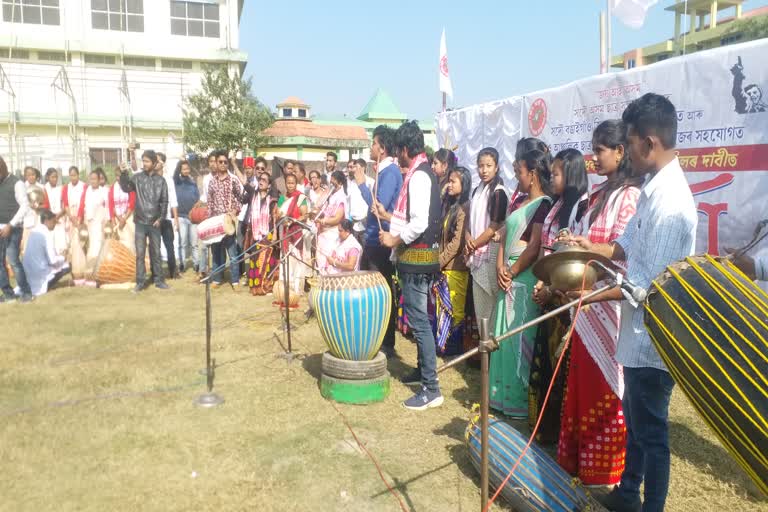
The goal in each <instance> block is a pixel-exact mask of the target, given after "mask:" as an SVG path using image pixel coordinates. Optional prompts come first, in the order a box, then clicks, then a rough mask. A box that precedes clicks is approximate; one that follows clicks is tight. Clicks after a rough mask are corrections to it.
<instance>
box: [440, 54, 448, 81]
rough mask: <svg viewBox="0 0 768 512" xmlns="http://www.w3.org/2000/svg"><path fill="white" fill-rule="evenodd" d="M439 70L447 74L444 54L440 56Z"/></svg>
mask: <svg viewBox="0 0 768 512" xmlns="http://www.w3.org/2000/svg"><path fill="white" fill-rule="evenodd" d="M440 72H441V73H442V74H443V76H448V57H447V56H446V55H443V56H442V57H440Z"/></svg>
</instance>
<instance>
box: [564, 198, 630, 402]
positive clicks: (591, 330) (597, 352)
mask: <svg viewBox="0 0 768 512" xmlns="http://www.w3.org/2000/svg"><path fill="white" fill-rule="evenodd" d="M604 188H605V186H604V185H603V186H602V187H601V188H599V189H598V190H597V191H595V192H593V194H592V197H591V198H590V205H589V206H590V207H589V209H588V211H587V212H586V213H585V214H584V216H583V217H582V218H581V221H580V222H579V223H578V224H577V226H576V227H575V228H574V234H576V235H582V236H587V237H588V238H589V240H590V242H592V243H601V244H604V243H609V242H612V241H613V240H615V239H616V238H618V237H619V235H621V234H622V233H623V232H624V230H625V229H626V227H627V224H628V223H629V220H630V219H631V218H632V217H633V216H634V215H635V211H636V208H637V200H638V199H639V198H640V189H638V188H637V187H626V188H622V189H618V190H614V191H613V192H612V193H611V196H610V197H609V198H608V201H607V202H605V203H604V205H603V208H602V210H601V211H600V213H599V214H598V215H597V217H596V218H595V221H594V222H593V223H592V224H591V225H590V224H589V220H590V217H591V215H592V211H593V209H594V206H595V204H596V202H597V199H598V197H600V195H601V191H602V189H604ZM614 263H617V264H618V262H615V261H614ZM619 266H620V265H619ZM603 284H604V283H602V282H600V283H595V289H596V288H598V287H600V286H603ZM620 322H621V306H620V304H619V302H618V301H608V302H595V303H593V304H590V306H589V309H586V308H585V309H582V310H581V313H580V314H579V316H578V318H577V319H576V332H577V333H578V334H579V337H580V338H581V340H582V341H583V342H584V347H585V348H586V349H587V352H589V355H590V356H591V357H592V359H593V360H594V361H595V364H597V366H598V367H599V368H600V371H601V373H602V374H603V376H604V377H605V381H606V382H607V383H608V385H609V386H611V389H612V390H613V392H614V393H616V396H618V397H619V398H621V397H622V396H623V395H624V377H623V373H624V372H623V370H622V367H621V365H619V363H618V362H617V361H616V344H617V342H618V339H619V325H620Z"/></svg>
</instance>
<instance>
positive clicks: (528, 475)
mask: <svg viewBox="0 0 768 512" xmlns="http://www.w3.org/2000/svg"><path fill="white" fill-rule="evenodd" d="M466 439H467V444H468V445H469V455H470V459H471V460H472V464H473V465H474V466H475V468H476V469H477V470H478V471H480V450H481V446H480V418H479V416H478V417H476V418H475V419H473V420H472V421H471V422H470V423H469V425H468V426H467V431H466ZM488 441H489V448H488V480H489V482H490V484H491V486H492V487H494V488H497V489H498V487H499V486H500V485H501V483H502V482H503V481H504V479H505V478H506V477H507V475H508V474H509V471H510V470H511V469H512V467H513V466H514V465H515V463H516V462H517V459H518V458H519V457H520V454H521V453H522V451H523V449H524V448H525V445H526V444H527V443H528V439H526V438H525V437H524V436H523V435H522V434H520V432H518V431H517V430H515V429H514V428H512V427H511V426H510V425H509V424H507V423H504V422H503V421H501V420H499V419H496V418H493V417H492V418H491V420H490V422H489V427H488ZM501 496H503V497H504V499H505V500H506V501H507V502H508V503H509V504H510V505H512V508H513V510H517V511H519V512H572V511H577V510H579V511H587V510H589V511H592V512H600V511H603V512H604V511H605V509H604V508H603V507H602V506H600V504H599V503H598V502H597V501H595V500H594V498H592V497H591V496H590V495H589V494H587V491H586V490H585V489H584V488H583V487H582V485H581V483H579V481H578V480H577V479H574V478H572V477H571V476H570V475H568V473H566V472H565V471H564V470H563V469H562V468H561V467H560V466H558V465H557V462H555V461H554V460H553V459H552V458H551V457H550V456H549V455H547V454H546V453H545V452H544V450H542V449H541V448H539V447H538V446H536V445H535V444H532V445H531V447H530V448H528V451H527V452H526V454H525V456H524V457H523V459H522V460H521V461H520V464H519V465H518V466H517V469H515V472H514V473H513V474H512V477H511V478H510V479H509V481H508V482H507V484H506V485H505V486H504V489H503V490H502V491H501Z"/></svg>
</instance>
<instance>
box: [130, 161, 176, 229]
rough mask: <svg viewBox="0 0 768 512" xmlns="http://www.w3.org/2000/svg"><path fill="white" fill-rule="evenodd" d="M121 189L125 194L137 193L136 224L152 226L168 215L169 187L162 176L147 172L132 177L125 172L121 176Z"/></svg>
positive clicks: (134, 212) (134, 213) (134, 218)
mask: <svg viewBox="0 0 768 512" xmlns="http://www.w3.org/2000/svg"><path fill="white" fill-rule="evenodd" d="M120 188H121V189H123V192H125V193H131V192H136V209H135V210H134V211H133V221H134V222H135V223H137V224H147V225H151V224H154V223H155V221H157V220H158V219H164V218H165V216H166V214H167V213H168V185H167V184H166V182H165V179H164V178H163V177H162V176H159V175H157V174H155V173H154V172H146V171H141V172H138V173H136V174H134V175H131V174H130V172H129V171H124V172H122V173H121V174H120Z"/></svg>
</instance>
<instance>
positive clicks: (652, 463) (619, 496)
mask: <svg viewBox="0 0 768 512" xmlns="http://www.w3.org/2000/svg"><path fill="white" fill-rule="evenodd" d="M622 120H623V121H624V123H625V124H626V125H627V133H628V136H627V142H628V146H629V147H628V150H629V156H630V161H631V162H632V166H633V171H634V173H635V174H636V175H646V180H645V185H643V188H642V190H641V192H640V199H639V200H638V203H637V212H636V213H635V216H634V217H633V218H632V219H631V220H630V221H629V224H628V225H627V229H626V230H625V231H624V234H623V235H621V236H620V237H619V238H617V239H616V240H615V241H614V242H612V243H611V244H592V243H590V242H589V241H588V240H586V239H585V238H583V237H576V238H574V239H573V240H574V241H575V242H577V243H578V244H579V245H581V246H582V247H583V248H585V249H587V250H590V251H594V252H597V253H599V254H602V255H603V256H606V257H608V258H610V259H613V260H625V261H626V262H627V274H626V277H627V279H628V280H629V281H631V282H632V283H634V284H636V285H638V286H642V287H643V288H649V287H650V286H651V282H652V281H653V279H655V278H656V276H657V275H659V274H660V273H661V272H663V271H664V270H665V269H666V267H667V265H670V264H672V263H674V262H676V261H679V260H681V259H683V258H685V257H686V256H690V255H691V254H693V251H694V247H695V242H696V225H697V223H698V215H697V213H696V206H695V203H694V201H693V196H692V194H691V190H690V188H689V186H688V182H687V181H686V179H685V176H684V173H683V170H682V169H681V167H680V163H679V162H678V160H677V156H676V155H675V140H676V138H677V112H676V110H675V106H674V105H673V104H672V103H671V102H670V101H669V100H668V99H667V98H665V97H664V96H660V95H658V94H652V93H649V94H645V95H644V96H642V97H641V98H639V99H637V100H635V101H633V102H632V103H631V104H630V105H629V106H628V107H627V109H626V110H625V111H624V114H623V115H622ZM624 298H626V299H627V300H626V301H625V302H623V303H622V313H621V327H620V331H619V342H618V346H617V349H616V360H617V361H618V362H619V363H620V364H622V365H623V367H624V385H625V388H624V397H623V398H622V407H623V409H624V420H625V423H626V427H627V454H626V463H625V467H624V472H623V473H622V475H621V483H620V485H619V486H618V487H616V488H615V489H614V490H613V491H611V493H609V494H608V495H607V496H606V497H605V498H603V499H602V500H601V501H603V505H605V506H606V507H607V508H608V509H609V510H612V511H617V512H625V511H626V512H639V511H640V510H642V511H643V512H656V511H658V512H661V511H663V510H664V503H665V501H666V498H667V491H668V489H669V471H670V469H669V468H670V451H669V424H668V419H669V400H670V397H671V396H672V388H673V387H674V384H675V383H674V381H673V380H672V377H671V376H670V374H669V371H668V370H667V367H666V366H665V365H664V363H663V361H662V360H661V357H660V356H659V354H658V352H657V351H656V348H655V347H654V346H653V343H652V342H651V338H650V336H649V334H648V332H647V331H646V329H645V327H644V325H643V313H644V311H643V306H642V304H637V303H636V302H634V301H633V300H630V299H631V297H624V295H623V294H622V292H621V290H620V289H619V288H614V289H613V290H610V291H608V292H606V293H605V294H603V295H601V296H599V297H597V298H596V299H594V300H592V301H590V302H596V301H599V300H622V299H624ZM643 482H645V492H644V500H643V502H642V503H641V500H640V484H642V483H643Z"/></svg>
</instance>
